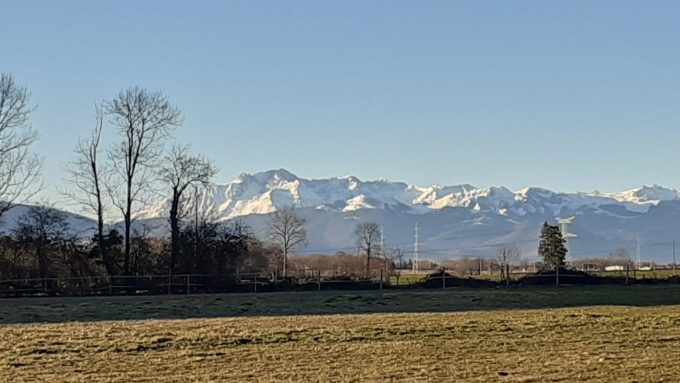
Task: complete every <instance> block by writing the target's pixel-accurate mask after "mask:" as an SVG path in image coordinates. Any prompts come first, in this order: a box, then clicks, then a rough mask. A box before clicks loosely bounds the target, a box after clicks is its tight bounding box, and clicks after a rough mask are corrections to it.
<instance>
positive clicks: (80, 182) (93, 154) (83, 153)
mask: <svg viewBox="0 0 680 383" xmlns="http://www.w3.org/2000/svg"><path fill="white" fill-rule="evenodd" d="M103 129H104V112H103V110H102V106H101V105H100V104H95V126H94V129H92V134H91V135H90V137H88V138H87V139H80V140H78V144H77V145H76V148H75V150H74V153H75V155H76V158H75V159H73V160H72V161H71V162H70V163H69V166H68V168H67V169H66V170H67V171H68V173H69V177H68V181H69V183H70V184H71V185H72V187H73V189H71V190H67V191H65V192H64V194H65V195H66V196H67V197H68V198H69V199H70V200H71V202H74V203H77V204H78V205H80V206H81V208H82V209H83V211H85V212H87V213H92V214H94V215H96V216H97V234H96V236H95V239H94V240H95V242H96V243H97V250H98V252H99V256H100V257H101V260H102V262H103V263H104V267H105V268H106V272H107V273H108V274H109V275H113V274H114V273H115V266H114V261H113V259H111V258H112V257H111V254H110V253H109V252H108V251H107V247H108V246H107V244H108V242H109V241H107V240H106V238H105V234H104V213H105V205H104V200H103V193H102V191H103V187H104V184H103V179H102V164H101V159H100V157H99V153H100V142H101V138H102V132H103Z"/></svg>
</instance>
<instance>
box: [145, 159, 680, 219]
mask: <svg viewBox="0 0 680 383" xmlns="http://www.w3.org/2000/svg"><path fill="white" fill-rule="evenodd" d="M677 200H680V192H678V191H677V190H673V189H667V188H663V187H661V186H658V185H654V186H644V187H641V188H637V189H631V190H627V191H624V192H620V193H600V192H593V193H557V192H553V191H550V190H546V189H542V188H536V187H530V188H524V189H520V190H517V191H511V190H509V189H507V188H505V187H495V186H490V187H483V188H477V187H474V186H472V185H468V184H462V185H453V186H438V185H433V186H414V185H409V184H406V183H403V182H390V181H387V180H385V179H379V180H376V181H361V180H359V179H358V178H356V177H354V176H344V177H334V178H327V179H304V178H300V177H297V176H296V175H294V174H292V173H290V172H289V171H287V170H285V169H278V170H270V171H266V172H261V173H255V174H246V173H243V174H241V175H240V176H238V177H237V178H236V179H234V180H233V181H232V182H229V183H227V184H221V185H216V186H215V187H214V189H213V191H212V193H211V196H210V198H208V199H207V201H206V202H207V203H210V204H211V206H212V207H213V208H214V209H215V211H216V212H217V214H218V216H219V217H221V218H222V219H232V218H237V217H243V216H248V215H251V214H268V213H272V212H274V211H276V210H277V209H279V208H281V207H283V206H294V207H296V208H314V209H317V210H325V211H335V212H343V213H347V212H355V211H359V210H364V209H382V210H396V211H401V212H404V213H410V214H420V215H424V214H428V213H432V212H434V211H437V210H442V209H446V208H457V207H458V208H466V209H472V210H474V211H477V212H494V213H497V214H501V215H515V216H524V215H527V214H531V213H536V212H539V213H541V214H549V213H550V214H553V215H554V216H568V215H572V214H578V212H579V210H580V209H584V208H593V209H600V208H601V209H600V210H601V213H602V214H610V215H617V214H619V213H617V212H616V211H612V209H611V205H617V206H621V207H623V208H625V209H626V210H627V211H629V212H633V213H645V212H647V211H648V210H649V208H650V207H651V206H655V205H658V204H659V203H660V202H662V201H677ZM164 209H165V205H164V204H159V205H157V206H156V207H154V208H152V209H150V210H148V211H147V212H146V213H145V214H144V216H145V217H147V218H150V217H155V216H158V215H160V214H162V213H161V212H162V211H164ZM624 215H625V213H624Z"/></svg>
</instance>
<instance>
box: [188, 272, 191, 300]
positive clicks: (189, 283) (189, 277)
mask: <svg viewBox="0 0 680 383" xmlns="http://www.w3.org/2000/svg"><path fill="white" fill-rule="evenodd" d="M189 291H191V275H190V274H187V295H189Z"/></svg>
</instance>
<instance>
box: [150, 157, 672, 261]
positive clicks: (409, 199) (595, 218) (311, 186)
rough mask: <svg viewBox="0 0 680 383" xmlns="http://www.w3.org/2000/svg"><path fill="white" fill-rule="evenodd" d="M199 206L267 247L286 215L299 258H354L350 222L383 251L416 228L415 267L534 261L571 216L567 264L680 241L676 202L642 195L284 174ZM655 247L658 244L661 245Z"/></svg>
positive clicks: (654, 191) (653, 251)
mask: <svg viewBox="0 0 680 383" xmlns="http://www.w3.org/2000/svg"><path fill="white" fill-rule="evenodd" d="M204 203H206V204H208V205H209V206H210V208H212V209H213V210H214V212H215V213H216V215H217V216H218V217H220V219H223V220H230V219H241V220H243V221H245V222H247V223H249V224H251V225H252V226H253V227H255V229H256V231H257V232H258V233H259V235H260V236H261V237H262V238H263V239H266V232H267V229H266V227H267V220H268V219H269V218H268V217H269V216H268V214H269V213H272V212H273V211H275V210H276V209H279V208H281V207H283V206H287V205H290V206H294V207H296V208H297V209H298V211H299V212H300V214H301V215H303V216H305V217H306V218H307V220H308V222H309V223H308V230H309V234H310V235H309V236H310V238H309V246H308V247H307V248H305V249H301V250H300V251H299V252H301V253H311V252H324V253H333V252H335V251H346V252H352V251H355V238H354V230H355V227H356V225H357V223H358V222H365V221H375V222H377V223H379V224H381V225H383V227H384V233H385V238H386V242H387V244H388V246H400V247H402V248H404V249H405V250H407V251H408V250H409V249H412V248H413V242H414V226H415V224H416V223H418V224H419V226H420V238H421V241H420V248H421V249H422V252H421V257H423V258H428V257H429V258H441V257H448V256H462V255H470V256H488V257H491V256H494V255H495V252H496V251H497V250H498V247H500V246H516V247H519V248H521V249H522V251H523V252H524V253H525V255H527V256H531V255H535V253H536V242H537V238H538V233H539V231H540V226H541V224H542V223H543V222H544V221H546V220H547V221H549V222H553V223H554V222H555V221H556V219H557V218H559V217H570V216H574V217H575V218H574V220H573V224H572V225H571V226H570V232H573V233H575V234H576V235H577V237H575V238H572V239H571V240H570V243H569V245H570V250H571V253H572V256H573V257H574V258H583V257H587V256H599V257H601V256H607V254H608V253H609V252H610V251H614V250H616V249H618V248H626V249H628V250H629V252H630V254H631V256H632V257H633V258H636V257H637V254H636V244H637V242H636V241H637V237H638V236H639V237H640V239H641V241H642V249H643V251H642V254H641V258H642V259H643V260H644V259H649V258H654V259H656V260H658V261H667V260H668V257H669V256H670V255H671V252H672V250H671V248H670V246H671V245H670V244H669V245H668V246H666V247H668V248H667V249H666V248H665V247H663V245H664V244H665V243H666V242H668V243H670V242H669V241H672V240H673V239H675V238H676V237H679V238H680V236H678V235H676V233H677V234H680V192H678V191H677V190H673V189H668V188H664V187H661V186H657V185H654V186H643V187H640V188H637V189H631V190H627V191H623V192H620V193H600V192H591V193H560V192H554V191H550V190H547V189H542V188H537V187H529V188H524V189H520V190H516V191H512V190H509V189H507V188H505V187H496V186H490V187H482V188H478V187H474V186H472V185H468V184H461V185H452V186H414V185H409V184H406V183H403V182H390V181H387V180H384V179H379V180H375V181H362V180H359V179H358V178H356V177H353V176H343V177H333V178H327V179H305V178H300V177H298V176H296V175H294V174H292V173H291V172H289V171H286V170H284V169H278V170H270V171H266V172H260V173H256V174H245V173H244V174H241V175H240V176H238V177H237V178H236V179H234V180H233V181H231V182H229V183H227V184H222V185H217V186H215V187H214V189H213V190H212V192H211V193H210V195H208V196H206V198H205V201H204ZM163 211H165V204H163V203H161V204H159V205H158V206H156V207H154V208H153V209H150V210H148V211H147V212H146V213H145V214H144V217H145V218H147V219H153V218H157V217H159V216H162V212H163ZM661 242H663V243H661Z"/></svg>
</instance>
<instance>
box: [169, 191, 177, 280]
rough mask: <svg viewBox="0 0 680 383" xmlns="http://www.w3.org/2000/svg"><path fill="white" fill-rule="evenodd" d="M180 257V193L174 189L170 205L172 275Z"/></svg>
mask: <svg viewBox="0 0 680 383" xmlns="http://www.w3.org/2000/svg"><path fill="white" fill-rule="evenodd" d="M178 257H179V194H178V193H177V189H175V190H173V191H172V202H171V206H170V275H173V274H174V273H175V263H176V262H177V258H178Z"/></svg>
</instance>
